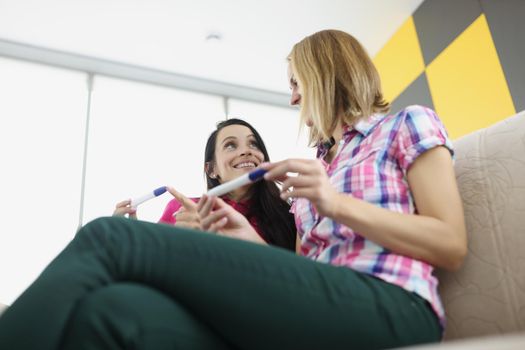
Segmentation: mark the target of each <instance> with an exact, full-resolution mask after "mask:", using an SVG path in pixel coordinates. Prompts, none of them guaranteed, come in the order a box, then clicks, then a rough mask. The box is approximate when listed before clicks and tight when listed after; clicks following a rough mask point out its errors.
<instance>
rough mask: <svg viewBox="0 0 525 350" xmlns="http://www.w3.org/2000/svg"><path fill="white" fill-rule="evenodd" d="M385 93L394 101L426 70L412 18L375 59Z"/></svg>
mask: <svg viewBox="0 0 525 350" xmlns="http://www.w3.org/2000/svg"><path fill="white" fill-rule="evenodd" d="M374 63H375V65H376V67H377V69H378V70H379V75H380V76H381V83H382V87H383V93H384V96H385V98H386V99H387V100H389V101H392V100H394V99H395V98H396V97H397V96H399V94H401V93H402V92H403V90H405V89H406V88H407V87H408V86H409V85H410V83H412V82H413V81H414V80H415V79H416V78H417V77H418V76H419V75H420V74H421V73H422V72H423V70H424V69H425V63H424V61H423V55H422V53H421V49H420V46H419V40H418V38H417V33H416V27H415V26H414V20H413V19H412V17H410V18H409V19H408V20H407V21H405V23H404V24H403V25H402V26H401V28H399V29H398V31H397V32H396V33H395V34H394V35H393V36H392V38H391V39H390V40H389V41H388V42H387V43H386V45H385V46H384V47H383V48H382V49H381V51H380V52H379V53H378V54H377V55H376V57H375V58H374Z"/></svg>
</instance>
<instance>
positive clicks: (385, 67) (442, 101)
mask: <svg viewBox="0 0 525 350" xmlns="http://www.w3.org/2000/svg"><path fill="white" fill-rule="evenodd" d="M524 16H525V1H523V0H461V1H457V0H425V2H423V3H422V4H421V6H420V7H419V8H418V9H417V10H416V11H415V12H414V14H413V16H411V17H410V18H409V19H408V20H407V21H406V22H405V23H404V24H403V25H402V26H401V27H400V28H399V29H398V31H397V32H396V33H395V34H394V35H393V36H392V38H391V39H390V40H389V41H388V42H387V43H386V45H385V46H384V47H383V48H382V49H381V51H380V52H379V53H378V54H377V55H376V57H375V58H374V62H375V64H376V65H377V67H378V70H379V73H380V75H381V78H382V82H383V89H384V92H385V95H386V98H387V99H389V100H390V101H392V111H393V112H395V111H397V110H399V109H401V108H403V107H404V106H407V105H410V104H422V105H426V106H429V107H431V108H433V109H435V110H436V112H437V113H438V114H439V115H440V117H441V118H442V120H443V122H444V123H445V126H446V127H447V129H448V131H449V134H450V136H451V137H452V138H453V139H455V138H457V137H459V136H462V135H464V134H467V133H470V132H472V131H474V130H477V129H480V128H484V127H486V126H489V125H491V124H493V123H495V122H497V121H499V120H501V119H504V118H506V117H508V116H510V115H512V114H515V113H516V112H517V111H521V110H523V109H525V65H524V64H523V62H525V45H523V42H524V41H523V39H522V38H523V37H524V36H525V22H524V21H523V17H524Z"/></svg>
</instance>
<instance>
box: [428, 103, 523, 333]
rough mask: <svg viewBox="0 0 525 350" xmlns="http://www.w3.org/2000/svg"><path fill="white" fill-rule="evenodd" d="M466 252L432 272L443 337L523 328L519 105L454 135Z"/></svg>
mask: <svg viewBox="0 0 525 350" xmlns="http://www.w3.org/2000/svg"><path fill="white" fill-rule="evenodd" d="M454 146H455V149H456V164H455V170H456V177H457V181H458V186H459V190H460V193H461V197H462V199H463V205H464V210H465V219H466V224H467V231H468V240H469V243H468V256H467V258H466V260H465V263H464V265H463V267H462V268H461V269H460V270H459V271H456V272H444V271H438V272H437V275H438V277H439V278H440V283H441V284H440V293H441V296H442V298H443V302H444V306H445V310H446V314H447V330H446V332H445V339H455V338H465V337H473V336H480V335H489V334H503V333H509V332H516V331H525V111H524V112H521V113H520V114H517V115H515V116H513V117H510V118H508V119H506V120H504V121H501V122H499V123H497V124H495V125H492V126H491V127H488V128H486V129H482V130H479V131H476V132H474V133H472V134H469V135H466V136H464V137H462V138H460V139H458V140H457V141H455V142H454Z"/></svg>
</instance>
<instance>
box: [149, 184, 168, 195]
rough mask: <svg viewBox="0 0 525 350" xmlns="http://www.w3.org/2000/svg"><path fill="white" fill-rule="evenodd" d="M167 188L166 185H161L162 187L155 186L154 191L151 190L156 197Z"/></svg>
mask: <svg viewBox="0 0 525 350" xmlns="http://www.w3.org/2000/svg"><path fill="white" fill-rule="evenodd" d="M167 190H168V188H167V187H166V186H162V187H159V188H157V189H156V190H155V191H153V194H154V195H155V197H158V196H160V195H161V194H163V193H164V192H166V191H167Z"/></svg>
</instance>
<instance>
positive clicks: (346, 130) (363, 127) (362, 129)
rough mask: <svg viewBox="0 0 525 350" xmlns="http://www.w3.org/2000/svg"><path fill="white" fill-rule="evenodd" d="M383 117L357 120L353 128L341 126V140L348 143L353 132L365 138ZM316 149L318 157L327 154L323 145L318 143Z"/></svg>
mask: <svg viewBox="0 0 525 350" xmlns="http://www.w3.org/2000/svg"><path fill="white" fill-rule="evenodd" d="M384 117H385V115H384V114H373V115H372V116H370V117H369V118H366V119H361V120H359V121H358V122H357V123H355V124H354V126H348V125H344V126H343V140H344V141H345V142H348V138H349V137H350V134H351V133H352V132H353V131H357V132H358V133H360V134H361V135H363V136H364V137H366V136H367V135H368V134H370V133H371V132H372V130H374V128H375V127H376V126H377V125H378V124H379V122H380V121H381V120H383V118H384ZM317 149H318V152H317V154H318V156H319V155H322V156H324V155H326V152H328V147H327V146H326V144H325V143H320V144H319V146H318V147H317Z"/></svg>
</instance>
